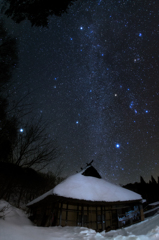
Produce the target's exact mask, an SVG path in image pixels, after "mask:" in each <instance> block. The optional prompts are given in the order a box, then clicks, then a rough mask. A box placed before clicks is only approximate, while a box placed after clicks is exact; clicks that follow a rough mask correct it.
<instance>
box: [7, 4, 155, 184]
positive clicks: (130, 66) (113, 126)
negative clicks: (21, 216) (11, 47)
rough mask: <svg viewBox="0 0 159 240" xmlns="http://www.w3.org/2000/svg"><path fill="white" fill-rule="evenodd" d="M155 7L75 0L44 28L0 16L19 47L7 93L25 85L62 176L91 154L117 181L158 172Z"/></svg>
mask: <svg viewBox="0 0 159 240" xmlns="http://www.w3.org/2000/svg"><path fill="white" fill-rule="evenodd" d="M158 9H159V2H158V1H155V0H153V1H151V0H149V1H147V0H144V1H139V0H138V1H132V0H127V1H124V0H121V1H115V0H114V1H113V0H108V1H104V0H96V1H82V0H81V1H78V2H76V3H75V4H74V5H73V6H72V7H71V8H70V9H69V11H68V13H67V14H66V13H65V14H63V15H62V17H56V16H53V17H51V18H50V19H49V27H48V29H47V28H41V27H31V24H30V22H29V21H23V22H22V23H20V24H16V23H14V22H13V21H12V20H10V19H6V18H5V17H4V19H5V24H6V27H7V29H8V32H9V33H10V34H11V35H12V36H14V37H16V38H17V43H18V49H19V52H18V55H19V64H18V66H17V68H16V69H15V70H14V73H13V78H12V81H13V82H14V88H15V92H16V93H15V97H18V98H19V97H20V96H23V95H25V94H26V92H27V91H28V90H29V91H30V92H31V93H30V95H29V99H28V101H29V102H31V103H32V105H33V113H32V114H33V115H34V116H37V118H38V117H40V116H42V117H43V119H44V120H47V121H49V124H48V129H47V131H48V137H49V138H50V139H54V138H56V139H57V141H58V144H59V146H60V147H61V148H62V155H61V156H60V157H59V159H58V161H61V160H63V161H64V163H65V168H64V169H63V176H68V175H70V174H74V173H76V171H79V170H80V167H85V166H86V163H89V162H90V161H91V160H92V159H94V163H93V166H94V167H95V168H96V169H97V170H98V172H99V173H100V174H101V175H102V177H103V178H104V179H107V180H109V181H111V182H115V183H118V184H119V183H120V184H126V183H128V182H135V181H139V180H140V175H141V176H143V178H144V179H145V181H148V180H149V179H150V178H151V175H153V176H154V177H155V178H156V177H157V176H159V110H158V107H159V83H158V81H159V10H158ZM22 127H23V126H22ZM48 170H54V166H51V167H50V168H48Z"/></svg>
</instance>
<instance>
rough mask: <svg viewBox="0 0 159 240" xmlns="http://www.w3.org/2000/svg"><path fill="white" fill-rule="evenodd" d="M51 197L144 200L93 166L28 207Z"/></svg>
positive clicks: (89, 199) (91, 199)
mask: <svg viewBox="0 0 159 240" xmlns="http://www.w3.org/2000/svg"><path fill="white" fill-rule="evenodd" d="M49 195H56V196H61V197H66V198H73V199H80V200H87V201H98V202H101V201H103V202H118V201H133V200H142V197H141V195H139V194H137V193H135V192H132V191H130V190H127V189H125V188H122V187H120V186H118V185H115V184H113V183H110V182H108V181H106V180H104V179H102V178H101V176H100V175H99V173H98V172H97V171H96V169H95V168H94V167H92V166H88V167H87V168H86V169H84V170H83V171H81V172H80V173H77V174H74V175H72V176H70V177H68V178H67V179H66V180H64V181H63V182H61V183H60V184H58V185H57V186H56V187H55V188H53V189H51V190H50V191H48V192H47V193H45V194H43V195H42V196H40V197H38V198H36V199H34V200H33V201H31V202H30V203H29V204H28V205H27V206H30V205H32V204H34V203H36V202H39V201H41V200H42V199H44V198H46V197H47V196H49Z"/></svg>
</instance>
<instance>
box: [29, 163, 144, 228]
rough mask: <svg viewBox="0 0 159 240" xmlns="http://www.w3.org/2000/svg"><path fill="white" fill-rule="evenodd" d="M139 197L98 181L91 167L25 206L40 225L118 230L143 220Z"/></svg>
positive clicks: (123, 189)
mask: <svg viewBox="0 0 159 240" xmlns="http://www.w3.org/2000/svg"><path fill="white" fill-rule="evenodd" d="M141 201H142V197H141V196H140V195H139V194H137V193H134V192H132V191H130V190H127V189H125V188H122V187H120V186H118V185H115V184H112V183H110V182H108V181H106V180H104V179H102V178H101V176H100V174H99V173H98V172H97V170H96V169H95V168H94V167H93V166H87V167H86V168H85V169H84V170H82V171H81V172H80V173H77V174H75V175H72V176H70V177H68V178H67V179H66V180H64V181H63V182H61V183H60V184H58V185H57V186H56V187H55V188H53V189H51V190H50V191H48V192H47V193H45V194H43V195H41V196H40V197H38V198H36V199H34V200H33V201H31V202H30V203H28V205H27V206H28V207H29V208H30V209H31V212H32V216H33V219H34V221H35V222H36V223H37V225H40V226H42V225H43V226H55V225H61V226H66V225H67V226H86V227H89V228H92V229H95V230H97V231H101V230H104V229H105V230H111V229H117V228H120V227H122V226H126V225H130V224H132V223H134V222H138V221H141V220H143V210H142V203H141Z"/></svg>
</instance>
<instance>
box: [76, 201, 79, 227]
mask: <svg viewBox="0 0 159 240" xmlns="http://www.w3.org/2000/svg"><path fill="white" fill-rule="evenodd" d="M78 216H79V203H78V205H77V219H76V226H78Z"/></svg>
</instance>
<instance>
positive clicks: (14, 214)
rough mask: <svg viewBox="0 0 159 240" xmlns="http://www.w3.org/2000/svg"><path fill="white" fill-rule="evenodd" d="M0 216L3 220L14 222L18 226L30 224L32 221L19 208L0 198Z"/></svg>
mask: <svg viewBox="0 0 159 240" xmlns="http://www.w3.org/2000/svg"><path fill="white" fill-rule="evenodd" d="M1 218H2V219H3V220H5V222H8V223H12V224H16V225H18V226H20V225H22V226H23V225H32V222H31V221H30V220H29V219H28V218H27V215H26V214H25V213H24V212H23V211H22V210H21V209H18V208H16V207H13V206H11V205H10V204H9V203H8V202H6V201H4V200H0V219H1ZM0 239H1V238H0Z"/></svg>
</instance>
